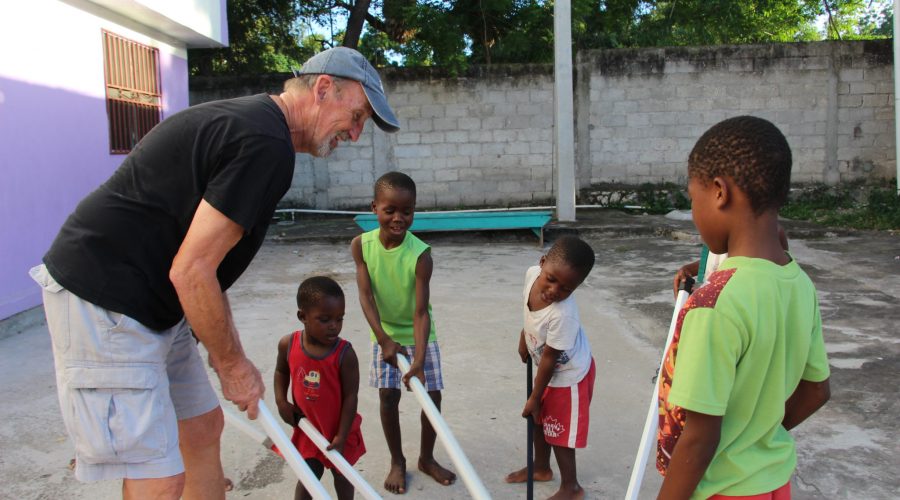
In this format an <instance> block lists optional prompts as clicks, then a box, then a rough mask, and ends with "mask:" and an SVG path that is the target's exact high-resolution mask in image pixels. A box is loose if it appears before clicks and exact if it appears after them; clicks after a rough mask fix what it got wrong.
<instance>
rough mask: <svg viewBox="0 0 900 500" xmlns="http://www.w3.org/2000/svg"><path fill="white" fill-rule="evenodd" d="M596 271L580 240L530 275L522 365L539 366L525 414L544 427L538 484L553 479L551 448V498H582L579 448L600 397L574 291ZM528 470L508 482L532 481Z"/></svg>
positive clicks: (554, 251)
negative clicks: (556, 481)
mask: <svg viewBox="0 0 900 500" xmlns="http://www.w3.org/2000/svg"><path fill="white" fill-rule="evenodd" d="M592 267H594V251H593V249H591V247H590V246H589V245H588V244H587V243H585V242H584V241H582V240H580V239H578V238H576V237H574V236H563V237H562V238H560V239H558V240H556V242H555V243H554V244H553V246H552V247H551V248H550V251H548V252H547V254H546V255H544V256H543V257H541V261H540V264H539V265H538V266H533V267H530V268H529V269H528V271H526V273H525V290H524V292H523V299H524V304H525V305H524V308H523V309H524V316H525V327H524V328H523V329H522V333H521V335H520V337H519V355H520V356H521V357H522V362H523V363H525V362H527V360H528V356H531V358H532V359H533V360H534V362H535V363H536V364H537V375H535V377H534V390H533V391H532V393H531V397H529V398H528V401H527V402H526V403H525V408H524V409H523V410H522V416H523V417H525V418H534V421H535V422H536V423H538V424H539V425H537V426H535V433H534V449H535V460H534V479H535V480H536V481H549V480H551V479H552V478H553V471H552V470H551V469H550V450H551V448H552V450H553V453H554V455H556V462H557V464H558V465H559V475H560V479H561V483H560V486H559V491H557V492H556V493H555V494H554V495H553V496H552V497H550V498H552V499H564V498H565V499H569V498H583V497H584V490H583V489H582V488H581V485H580V484H578V478H577V474H576V466H575V449H576V448H584V447H585V446H587V434H588V424H589V420H590V419H589V410H590V405H591V397H592V396H593V392H594V376H595V368H594V358H593V357H592V356H591V346H590V344H588V341H587V337H586V336H585V334H584V329H583V328H582V327H581V321H580V320H579V318H578V305H577V304H576V303H575V299H574V298H572V297H571V295H572V292H574V291H575V289H576V288H578V286H579V285H581V283H582V282H583V281H584V279H585V278H586V277H587V275H588V273H590V272H591V268H592ZM527 474H528V471H527V468H526V469H520V470H517V471H514V472H511V473H510V474H509V475H508V476H506V482H508V483H519V482H524V481H525V480H526V479H527Z"/></svg>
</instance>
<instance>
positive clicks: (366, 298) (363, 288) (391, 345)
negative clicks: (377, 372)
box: [350, 236, 401, 366]
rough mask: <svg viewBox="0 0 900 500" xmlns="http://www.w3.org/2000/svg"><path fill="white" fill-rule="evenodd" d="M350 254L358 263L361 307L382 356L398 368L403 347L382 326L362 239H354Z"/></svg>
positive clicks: (358, 286) (357, 281)
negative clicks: (364, 257) (364, 255)
mask: <svg viewBox="0 0 900 500" xmlns="http://www.w3.org/2000/svg"><path fill="white" fill-rule="evenodd" d="M350 253H351V254H352V255H353V261H354V262H355V263H356V286H357V288H359V305H360V306H362V310H363V315H364V316H365V317H366V321H367V322H368V323H369V326H370V327H371V328H372V331H373V332H374V333H375V340H376V341H377V342H378V345H380V346H381V352H382V356H383V357H384V361H385V362H386V363H389V364H392V365H394V366H397V360H396V357H397V353H398V352H401V346H400V344H398V343H397V342H394V339H392V338H391V337H390V336H389V335H388V334H387V332H385V331H384V327H382V326H381V315H380V314H378V306H377V305H376V304H375V294H374V293H373V292H372V280H371V278H369V267H368V266H366V261H365V260H363V252H362V237H360V236H357V237H356V238H353V241H352V242H351V243H350Z"/></svg>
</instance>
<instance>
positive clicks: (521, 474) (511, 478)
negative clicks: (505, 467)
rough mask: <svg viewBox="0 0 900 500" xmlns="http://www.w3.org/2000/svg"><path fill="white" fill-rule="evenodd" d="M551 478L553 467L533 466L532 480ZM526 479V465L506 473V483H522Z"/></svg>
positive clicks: (547, 479) (541, 480)
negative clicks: (539, 467)
mask: <svg viewBox="0 0 900 500" xmlns="http://www.w3.org/2000/svg"><path fill="white" fill-rule="evenodd" d="M551 479H553V469H538V468H537V467H535V468H534V480H535V481H540V482H543V481H549V480H551ZM525 481H528V467H525V468H523V469H519V470H517V471H513V472H510V473H509V474H507V475H506V482H507V483H524V482H525Z"/></svg>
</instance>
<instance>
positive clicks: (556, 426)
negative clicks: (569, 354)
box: [541, 359, 596, 448]
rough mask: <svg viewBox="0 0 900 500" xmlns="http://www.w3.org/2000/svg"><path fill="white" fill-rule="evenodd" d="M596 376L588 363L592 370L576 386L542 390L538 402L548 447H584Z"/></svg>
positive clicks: (592, 362)
mask: <svg viewBox="0 0 900 500" xmlns="http://www.w3.org/2000/svg"><path fill="white" fill-rule="evenodd" d="M595 376H596V368H595V367H594V360H593V359H591V368H590V369H589V370H588V372H587V375H585V376H584V378H583V379H581V381H580V382H578V383H577V384H575V385H570V386H568V387H548V388H546V389H544V397H543V398H541V423H542V424H543V426H544V440H545V441H546V442H547V444H549V445H551V446H562V447H564V448H584V447H585V446H587V435H588V424H589V423H590V409H591V398H592V397H593V395H594V377H595Z"/></svg>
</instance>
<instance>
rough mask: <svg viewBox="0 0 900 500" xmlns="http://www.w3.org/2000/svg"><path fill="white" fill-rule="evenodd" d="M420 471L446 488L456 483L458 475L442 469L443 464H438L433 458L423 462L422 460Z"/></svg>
mask: <svg viewBox="0 0 900 500" xmlns="http://www.w3.org/2000/svg"><path fill="white" fill-rule="evenodd" d="M419 470H420V471H422V472H424V473H425V474H428V475H429V476H431V477H433V478H434V480H435V481H437V482H439V483H441V484H443V485H444V486H449V485H451V484H453V482H454V481H456V474H454V473H452V472H450V471H449V470H447V469H445V468H443V467H441V464H439V463H437V461H436V460H435V459H433V458H432V459H431V460H423V459H421V458H420V459H419Z"/></svg>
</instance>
